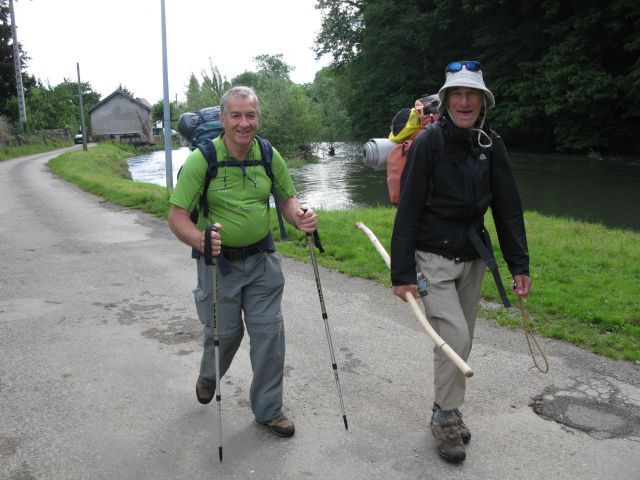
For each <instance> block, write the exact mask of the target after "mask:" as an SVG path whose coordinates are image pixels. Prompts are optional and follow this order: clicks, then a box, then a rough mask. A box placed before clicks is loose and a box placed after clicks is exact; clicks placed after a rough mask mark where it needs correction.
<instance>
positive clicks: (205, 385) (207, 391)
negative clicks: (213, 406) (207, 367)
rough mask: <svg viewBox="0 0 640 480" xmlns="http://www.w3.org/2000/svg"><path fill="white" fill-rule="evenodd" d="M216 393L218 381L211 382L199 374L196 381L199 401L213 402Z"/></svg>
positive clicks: (203, 402)
mask: <svg viewBox="0 0 640 480" xmlns="http://www.w3.org/2000/svg"><path fill="white" fill-rule="evenodd" d="M215 393H216V382H213V383H212V384H211V383H209V382H207V381H206V380H205V379H203V378H202V377H201V376H198V381H197V382H196V397H197V398H198V401H199V402H200V403H202V404H203V405H206V404H207V403H209V402H211V400H212V399H213V395H214V394H215Z"/></svg>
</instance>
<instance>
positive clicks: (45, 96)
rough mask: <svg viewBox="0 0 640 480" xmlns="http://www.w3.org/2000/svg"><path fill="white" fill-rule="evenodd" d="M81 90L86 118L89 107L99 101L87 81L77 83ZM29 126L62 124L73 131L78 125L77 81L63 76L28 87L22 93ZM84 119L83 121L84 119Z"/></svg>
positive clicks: (47, 127)
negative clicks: (61, 79)
mask: <svg viewBox="0 0 640 480" xmlns="http://www.w3.org/2000/svg"><path fill="white" fill-rule="evenodd" d="M80 88H81V90H82V98H83V106H84V109H85V112H84V116H85V119H86V120H88V118H89V115H88V112H89V110H90V109H91V108H92V107H93V106H94V105H95V104H96V103H98V102H99V101H100V94H98V93H96V92H94V91H93V90H92V89H91V85H90V84H89V83H85V82H82V83H81V84H80ZM25 102H26V107H27V109H28V111H29V112H30V113H29V115H28V116H27V124H28V126H29V130H31V131H37V130H42V129H53V128H66V129H68V130H70V131H76V130H78V129H79V128H80V101H79V99H78V83H77V82H71V81H69V80H67V79H65V80H64V81H63V82H62V83H60V84H58V85H56V86H54V87H51V86H50V85H46V86H45V85H42V84H38V85H37V86H35V87H33V88H31V89H29V91H28V92H27V94H26V96H25ZM86 120H85V121H86Z"/></svg>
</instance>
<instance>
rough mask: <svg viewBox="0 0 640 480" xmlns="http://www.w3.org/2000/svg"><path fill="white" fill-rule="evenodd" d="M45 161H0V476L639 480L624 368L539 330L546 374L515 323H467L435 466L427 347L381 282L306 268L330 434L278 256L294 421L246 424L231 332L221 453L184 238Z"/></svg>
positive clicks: (293, 277) (297, 269)
mask: <svg viewBox="0 0 640 480" xmlns="http://www.w3.org/2000/svg"><path fill="white" fill-rule="evenodd" d="M52 156H53V155H52V154H48V155H35V156H31V157H24V158H21V159H15V160H10V161H5V162H0V238H1V242H0V256H1V258H2V269H1V271H2V275H1V276H0V408H1V410H0V478H2V479H14V480H17V479H34V478H35V479H41V478H43V479H44V478H47V479H48V478H51V479H116V478H117V479H178V478H179V479H202V478H216V479H313V478H315V479H328V478H333V479H348V480H351V479H363V480H364V479H366V480H369V479H483V480H485V479H496V480H501V479H521V478H522V479H525V478H526V479H544V480H548V479H550V478H554V479H571V478H576V479H577V478H579V479H611V478H615V479H637V478H640V477H639V474H638V472H640V371H639V368H638V366H637V365H634V364H630V363H624V362H615V361H610V360H607V359H603V358H600V357H598V356H596V355H593V354H590V353H588V352H585V351H582V350H580V349H577V348H575V347H572V346H569V345H566V344H563V343H560V342H556V341H551V340H543V339H541V340H540V343H541V345H542V347H543V349H544V350H545V351H546V353H547V355H548V357H549V362H550V365H551V370H550V372H549V373H548V374H546V375H544V374H541V373H539V372H537V371H536V370H531V369H529V367H530V365H531V360H530V358H529V357H528V355H527V349H526V343H525V339H524V336H523V335H522V333H521V332H519V331H516V332H513V331H510V330H506V329H502V328H497V327H493V326H491V325H490V324H489V323H488V322H486V321H482V320H481V321H480V322H479V326H478V331H477V336H476V340H475V345H474V351H473V353H472V356H471V359H470V361H469V363H470V365H471V366H472V367H473V368H474V370H475V376H474V377H473V378H471V379H470V380H469V381H468V386H469V392H468V398H467V400H468V401H467V404H466V405H465V406H464V407H463V409H462V410H463V413H464V414H465V420H466V423H467V424H468V425H469V427H470V428H471V431H472V433H473V439H472V440H471V443H470V445H469V446H468V448H467V455H468V457H467V461H466V462H464V463H463V464H462V465H449V464H446V463H445V462H443V461H442V460H441V459H440V458H439V457H438V456H437V454H436V453H435V448H434V440H433V438H432V436H431V433H430V432H429V427H428V425H429V414H430V411H429V407H430V405H431V402H432V393H431V392H432V391H431V379H432V365H431V358H432V353H431V343H430V340H429V339H428V337H427V336H426V335H425V334H424V333H423V332H422V331H421V330H420V327H419V326H418V324H417V323H416V322H415V319H414V318H413V316H412V314H411V312H410V310H409V309H408V307H407V306H406V305H404V304H403V303H401V302H400V301H398V300H397V299H395V297H393V296H392V295H391V294H390V291H389V289H387V288H384V287H381V286H379V285H376V284H375V283H372V282H369V281H364V280H360V279H353V278H348V277H346V276H343V275H341V274H338V273H336V272H333V271H329V270H325V269H321V270H320V275H321V279H322V285H323V289H324V294H325V300H326V305H327V311H328V314H329V320H330V322H331V329H332V334H333V340H334V345H335V352H336V360H337V364H338V370H339V374H340V380H341V384H342V390H343V394H344V399H345V404H346V409H347V417H348V420H349V430H348V431H345V429H344V426H343V424H342V419H341V415H340V409H339V404H338V400H337V394H336V387H335V381H334V377H333V371H332V369H331V365H330V360H329V354H328V350H327V345H326V340H325V336H324V328H323V323H322V319H321V314H320V306H319V303H318V297H317V293H316V290H315V282H314V277H313V272H312V269H311V267H310V265H309V264H307V263H302V262H294V261H290V260H286V259H285V261H284V268H285V271H286V276H287V282H288V283H287V287H286V291H285V298H284V304H283V308H284V313H285V321H286V330H287V348H288V350H287V362H286V384H285V401H286V406H287V409H288V411H289V412H290V413H291V415H292V416H293V418H294V419H295V421H296V426H297V433H296V436H295V437H293V438H292V439H288V440H284V439H279V438H275V437H273V436H272V435H271V434H270V433H268V432H267V431H266V430H265V429H264V427H261V426H260V425H257V424H256V423H255V422H254V421H253V417H252V415H251V411H250V409H249V406H248V389H249V384H250V366H249V361H248V348H249V345H248V341H247V340H245V341H244V342H243V345H242V347H241V348H240V351H239V352H238V355H237V357H236V359H235V362H234V364H233V365H232V367H231V369H230V371H229V373H228V375H227V376H226V377H225V381H224V383H223V390H222V406H223V437H224V462H223V463H222V464H220V463H219V461H218V457H217V445H218V435H217V431H218V429H217V410H216V408H215V403H212V404H211V405H208V406H203V405H200V404H199V403H197V401H196V399H195V395H194V383H195V379H196V376H197V371H198V365H199V352H200V335H201V332H200V325H199V322H198V320H197V317H196V315H195V309H194V306H193V303H192V296H191V288H192V287H193V285H194V265H193V264H192V263H191V261H190V259H189V251H188V248H187V247H185V246H183V245H181V244H180V243H179V242H178V241H177V240H175V239H174V238H173V236H172V234H171V233H170V231H169V229H168V228H167V226H166V224H165V222H163V221H160V220H158V219H156V218H153V217H150V216H148V215H143V214H140V213H138V212H135V211H131V210H127V209H123V208H120V207H115V206H113V205H110V204H108V203H106V202H104V201H102V200H100V199H98V198H96V197H94V196H92V195H89V194H87V193H84V192H82V191H80V190H78V189H77V188H76V187H74V186H72V185H70V184H68V183H66V182H64V181H62V180H60V179H58V178H57V177H55V176H54V175H52V174H51V173H50V172H49V171H48V169H47V167H46V162H47V161H48V159H49V158H51V157H52ZM347 227H348V226H345V228H347ZM354 228H355V227H354ZM323 241H324V242H325V243H328V242H330V241H331V240H330V239H328V238H325V239H323ZM362 241H363V242H365V243H367V242H368V240H367V239H366V237H364V236H363V240H362ZM376 255H377V254H376V253H375V251H374V250H373V247H372V256H373V257H375V256H376ZM534 408H535V410H536V411H537V413H536V411H534Z"/></svg>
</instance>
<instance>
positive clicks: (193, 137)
mask: <svg viewBox="0 0 640 480" xmlns="http://www.w3.org/2000/svg"><path fill="white" fill-rule="evenodd" d="M178 132H180V135H182V136H183V137H184V138H186V139H187V140H189V148H190V149H191V150H195V149H196V147H197V146H198V145H199V144H200V143H202V142H203V141H205V140H208V139H210V138H216V137H217V136H218V135H220V134H221V133H222V122H221V121H220V107H207V108H203V109H201V110H198V111H197V112H195V113H193V112H185V113H183V114H182V115H180V120H178Z"/></svg>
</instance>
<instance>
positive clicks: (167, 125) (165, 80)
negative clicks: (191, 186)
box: [160, 0, 173, 190]
mask: <svg viewBox="0 0 640 480" xmlns="http://www.w3.org/2000/svg"><path fill="white" fill-rule="evenodd" d="M160 8H161V15H160V17H161V21H162V84H163V94H164V117H163V120H162V126H163V127H164V158H165V170H166V176H167V188H168V189H169V190H173V164H172V160H171V147H172V146H173V145H172V143H171V109H170V107H169V75H168V73H167V32H166V28H165V14H164V0H160Z"/></svg>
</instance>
